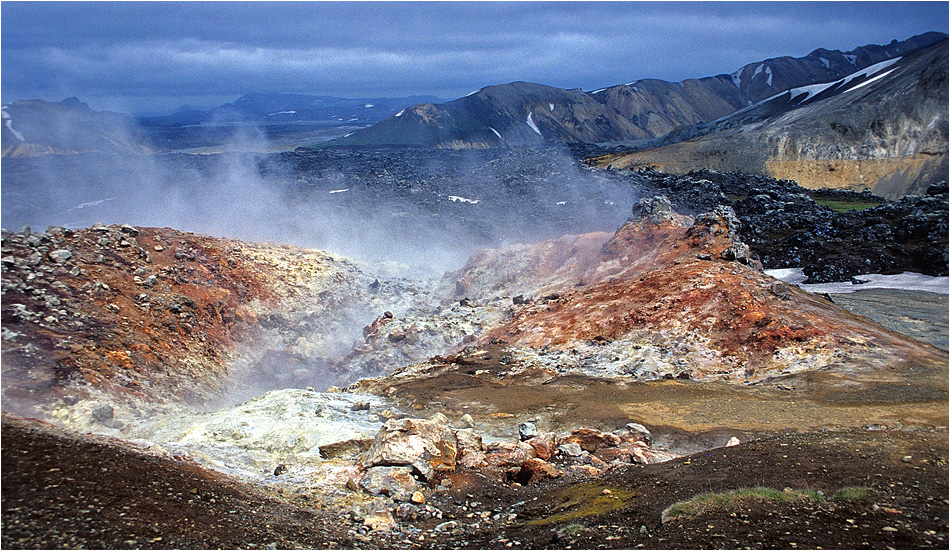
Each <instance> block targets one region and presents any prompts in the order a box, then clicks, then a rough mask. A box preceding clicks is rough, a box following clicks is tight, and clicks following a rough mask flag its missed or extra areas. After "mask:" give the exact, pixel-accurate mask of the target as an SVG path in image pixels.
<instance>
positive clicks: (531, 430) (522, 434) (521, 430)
mask: <svg viewBox="0 0 950 551" xmlns="http://www.w3.org/2000/svg"><path fill="white" fill-rule="evenodd" d="M537 435H538V428H537V427H536V426H534V423H531V422H524V423H521V424H519V425H518V438H520V439H521V441H522V442H526V441H528V440H531V439H532V438H534V437H536V436H537Z"/></svg>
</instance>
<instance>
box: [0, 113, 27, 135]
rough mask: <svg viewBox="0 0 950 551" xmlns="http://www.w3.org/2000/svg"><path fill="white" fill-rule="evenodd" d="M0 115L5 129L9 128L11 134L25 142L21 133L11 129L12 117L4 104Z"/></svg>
mask: <svg viewBox="0 0 950 551" xmlns="http://www.w3.org/2000/svg"><path fill="white" fill-rule="evenodd" d="M0 115H2V118H3V124H4V125H5V126H6V127H7V130H9V131H10V133H11V134H13V137H14V138H16V139H18V140H20V141H21V142H25V141H26V139H25V138H24V137H23V134H20V133H19V132H17V131H16V130H14V129H13V118H12V117H10V113H7V107H6V106H3V110H2V111H0Z"/></svg>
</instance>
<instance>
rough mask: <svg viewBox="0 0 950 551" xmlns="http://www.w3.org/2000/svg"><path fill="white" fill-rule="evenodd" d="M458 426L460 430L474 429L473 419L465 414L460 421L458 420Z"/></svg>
mask: <svg viewBox="0 0 950 551" xmlns="http://www.w3.org/2000/svg"><path fill="white" fill-rule="evenodd" d="M459 424H460V425H461V426H462V428H466V429H474V428H475V419H473V418H472V416H471V415H469V414H467V413H466V414H465V415H463V416H462V417H461V419H459Z"/></svg>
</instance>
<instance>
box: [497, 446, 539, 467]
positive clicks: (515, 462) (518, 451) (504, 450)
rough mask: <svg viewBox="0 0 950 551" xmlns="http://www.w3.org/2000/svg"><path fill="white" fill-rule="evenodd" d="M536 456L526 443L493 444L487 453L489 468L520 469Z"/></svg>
mask: <svg viewBox="0 0 950 551" xmlns="http://www.w3.org/2000/svg"><path fill="white" fill-rule="evenodd" d="M535 456H536V454H535V451H534V448H533V447H531V446H530V445H528V444H527V443H525V442H492V443H491V444H489V445H488V450H487V451H486V453H485V459H486V460H487V461H488V465H489V466H492V467H501V468H510V467H518V468H520V467H521V464H522V463H524V462H525V461H527V460H528V459H531V458H532V457H535Z"/></svg>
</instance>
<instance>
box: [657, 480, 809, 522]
mask: <svg viewBox="0 0 950 551" xmlns="http://www.w3.org/2000/svg"><path fill="white" fill-rule="evenodd" d="M824 499H825V498H824V496H823V495H822V494H819V493H818V492H816V491H814V490H792V489H788V488H786V489H785V490H776V489H773V488H765V487H762V486H758V487H755V488H740V489H738V490H732V491H729V492H722V493H706V494H699V495H698V496H696V497H694V498H692V499H689V500H687V501H680V502H678V503H674V504H673V505H670V506H669V507H667V508H666V509H665V510H664V511H663V515H662V519H663V522H668V521H670V520H675V519H679V518H687V517H694V516H697V515H700V514H702V513H704V512H706V511H711V510H713V509H733V508H737V507H738V506H739V505H741V504H745V503H749V502H762V501H771V502H777V503H784V502H788V501H806V500H810V501H824Z"/></svg>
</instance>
